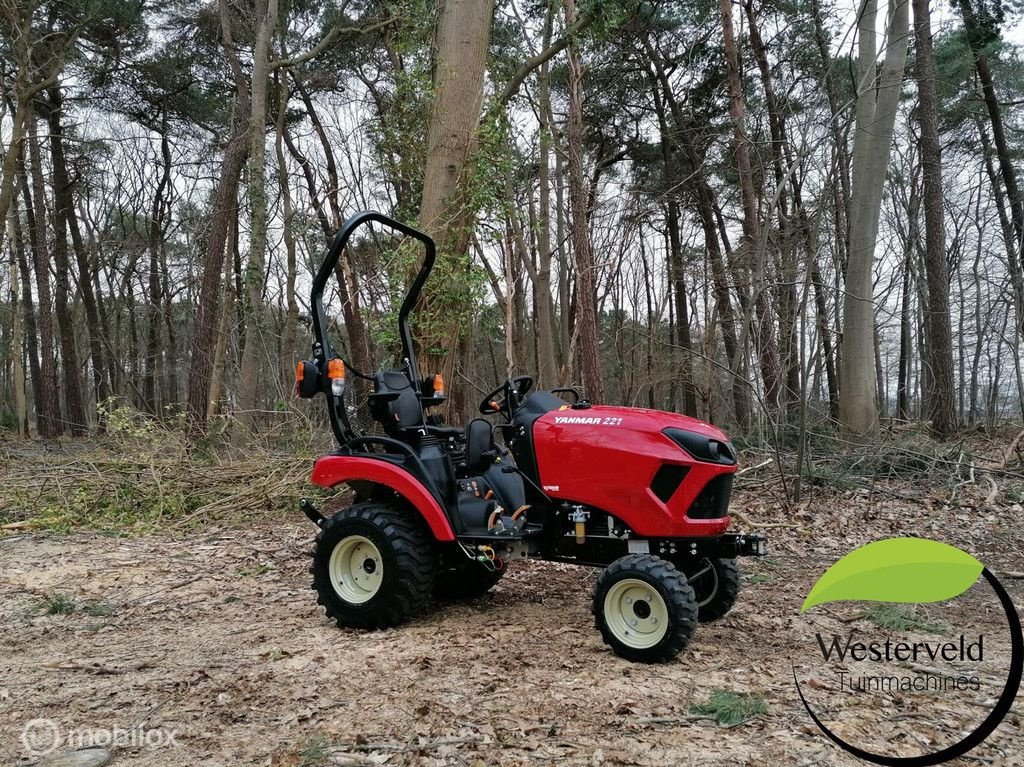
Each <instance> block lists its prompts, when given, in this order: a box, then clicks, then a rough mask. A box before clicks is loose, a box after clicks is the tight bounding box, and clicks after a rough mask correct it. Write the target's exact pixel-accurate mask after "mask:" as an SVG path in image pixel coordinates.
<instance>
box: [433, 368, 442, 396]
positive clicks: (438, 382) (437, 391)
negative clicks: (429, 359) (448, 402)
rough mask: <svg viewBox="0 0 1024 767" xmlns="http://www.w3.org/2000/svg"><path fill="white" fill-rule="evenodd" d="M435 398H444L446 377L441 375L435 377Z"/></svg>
mask: <svg viewBox="0 0 1024 767" xmlns="http://www.w3.org/2000/svg"><path fill="white" fill-rule="evenodd" d="M434 396H435V397H443V396H444V376H442V375H441V374H440V373H438V374H437V375H435V376H434Z"/></svg>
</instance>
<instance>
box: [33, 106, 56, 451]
mask: <svg viewBox="0 0 1024 767" xmlns="http://www.w3.org/2000/svg"><path fill="white" fill-rule="evenodd" d="M35 130H36V129H35V119H34V118H30V120H29V142H28V144H29V152H28V153H29V160H30V162H29V165H30V166H31V171H30V175H31V177H32V191H31V193H30V192H29V185H28V180H27V179H25V178H23V192H24V196H25V204H26V216H27V218H28V223H29V228H30V230H31V234H30V239H31V240H32V252H33V258H34V264H33V266H34V267H35V273H36V292H37V296H38V301H37V306H38V307H39V346H40V354H41V356H42V360H41V373H42V375H41V376H40V381H39V383H40V384H41V389H42V393H43V394H42V400H43V410H42V412H38V413H37V414H36V421H37V423H36V428H37V429H38V430H39V436H40V437H56V436H57V435H59V434H60V433H61V432H62V431H63V426H62V420H61V409H60V394H59V392H58V391H57V380H58V376H57V359H56V355H55V349H54V346H55V344H54V337H53V293H52V291H51V289H50V253H49V250H48V249H47V247H46V203H45V199H46V198H45V194H46V192H45V189H44V188H43V179H42V172H41V170H40V169H39V162H40V159H39V140H38V137H37V136H36V135H35Z"/></svg>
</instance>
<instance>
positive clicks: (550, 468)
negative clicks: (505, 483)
mask: <svg viewBox="0 0 1024 767" xmlns="http://www.w3.org/2000/svg"><path fill="white" fill-rule="evenodd" d="M697 424H699V426H700V430H701V431H702V432H704V433H708V434H709V436H716V437H717V435H719V434H721V432H719V431H718V430H717V429H714V427H711V426H708V425H706V424H700V422H698V421H695V420H693V419H687V418H685V417H683V416H678V415H675V414H673V413H661V412H658V411H653V410H644V409H641V408H635V409H634V408H615V407H602V406H594V407H592V408H589V409H586V410H572V409H565V410H557V411H552V412H550V413H546V414H545V415H543V416H541V417H540V418H538V419H537V420H536V421H535V422H534V424H533V444H534V451H535V452H536V456H537V466H538V469H539V473H540V479H541V486H542V487H543V489H544V491H545V492H546V493H547V494H548V495H549V496H551V497H553V498H558V499H562V500H567V501H573V502H576V503H582V504H585V505H587V506H593V507H595V508H598V509H602V510H604V511H607V512H609V513H611V514H614V515H615V516H616V517H617V518H618V519H620V520H622V521H623V522H625V523H626V524H627V525H629V526H630V527H631V528H632V529H633V530H634V531H636V532H637V533H638V534H640V535H644V536H650V537H702V536H712V535H720V534H721V533H723V532H724V531H725V530H726V529H727V528H728V527H729V523H730V519H729V517H727V516H726V517H720V518H716V519H691V518H690V517H688V516H687V515H686V512H687V510H688V509H689V508H690V506H691V505H692V504H693V501H694V499H695V498H696V497H697V495H698V494H699V493H700V491H701V490H703V489H704V487H705V486H706V485H707V483H708V482H709V481H710V480H712V479H713V478H714V477H717V476H719V475H720V474H728V473H732V472H734V471H735V470H736V467H735V466H724V465H719V464H712V463H705V462H703V461H698V460H695V459H694V458H692V457H691V456H689V455H688V454H687V453H686V452H685V451H683V449H682V448H681V447H679V446H678V445H677V444H675V443H674V442H672V440H670V439H669V438H668V437H666V436H665V435H664V434H662V433H661V430H662V429H664V428H666V427H681V428H687V429H691V430H694V431H697V428H695V425H697ZM721 438H722V439H725V436H724V435H722V437H721ZM663 464H671V465H677V466H685V467H687V469H688V471H687V474H686V476H685V478H684V479H683V481H682V484H681V485H680V486H679V488H678V489H677V490H676V491H675V492H674V493H673V494H672V496H671V497H670V498H669V499H668V501H667V502H663V501H661V500H660V499H659V498H658V497H657V496H656V495H655V494H654V492H653V491H652V490H651V481H652V480H653V479H654V475H655V473H656V472H657V471H658V469H659V468H661V466H662V465H663Z"/></svg>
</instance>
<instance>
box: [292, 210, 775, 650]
mask: <svg viewBox="0 0 1024 767" xmlns="http://www.w3.org/2000/svg"><path fill="white" fill-rule="evenodd" d="M369 222H376V223H378V224H381V225H384V226H387V227H390V228H391V229H393V230H396V231H397V232H399V233H401V234H402V235H405V236H406V237H412V238H415V239H416V240H419V242H420V243H422V244H423V246H424V248H425V251H426V254H425V258H424V261H423V265H422V267H421V268H420V270H419V272H418V273H417V275H416V278H415V279H414V281H413V283H412V286H411V287H410V289H409V292H408V294H407V295H406V296H405V299H404V301H403V303H402V306H401V308H400V310H399V313H398V330H399V335H400V338H401V344H402V353H403V359H402V361H401V364H400V366H399V367H398V368H396V369H394V370H383V371H380V372H378V373H374V374H373V375H369V376H368V375H365V374H362V373H360V372H359V371H355V370H353V369H352V368H351V366H347V365H346V364H345V362H344V360H343V359H342V358H341V357H339V356H338V355H337V354H336V353H335V350H334V348H333V347H332V345H331V341H330V338H329V333H328V319H327V317H326V315H325V312H324V308H323V293H324V288H325V286H326V285H327V283H328V280H330V279H331V278H332V275H333V274H334V273H335V267H336V266H337V264H338V258H339V256H340V255H341V252H342V250H343V248H344V247H345V246H346V244H347V243H348V241H349V238H350V237H351V236H352V233H353V232H354V231H355V230H356V229H357V228H358V227H359V226H361V225H363V224H366V223H369ZM433 264H434V243H433V241H432V240H431V239H430V238H429V237H427V236H426V235H425V234H423V233H422V232H418V231H416V230H415V229H412V228H410V227H407V226H405V225H403V224H401V223H399V222H397V221H394V220H392V219H390V218H387V217H386V216H383V215H381V214H379V213H372V212H365V213H359V214H357V215H355V216H353V217H352V218H350V219H349V220H348V221H346V222H345V224H344V226H343V227H342V228H341V230H340V231H339V232H338V234H337V236H336V237H335V239H334V241H333V243H332V245H331V248H330V251H329V252H328V255H327V258H326V260H325V261H324V263H323V265H322V266H321V267H320V271H319V272H318V273H317V275H316V278H315V279H314V281H313V289H312V295H311V301H310V306H311V309H312V321H313V331H314V335H315V338H314V341H313V359H312V360H304V361H302V362H300V363H299V364H298V370H297V375H296V391H297V393H298V394H299V395H300V396H302V397H312V396H314V395H316V394H320V393H322V394H325V395H326V397H327V405H328V412H329V414H330V421H331V426H332V429H333V431H334V434H335V436H336V437H337V440H338V448H337V449H336V450H335V451H334V452H332V453H331V454H329V455H326V456H324V457H323V458H320V459H319V460H317V461H316V464H315V466H314V467H313V475H312V481H313V483H314V484H316V485H319V486H321V487H324V488H335V487H338V486H341V485H348V486H349V487H350V488H351V489H352V491H353V498H352V505H351V506H349V507H348V508H345V509H344V510H341V511H338V512H337V513H335V514H333V515H332V516H330V517H325V516H324V515H323V514H321V513H320V512H319V511H318V510H317V509H316V508H315V507H314V506H313V504H311V503H310V502H309V501H307V500H303V501H302V502H301V508H302V511H303V512H304V513H305V514H306V516H307V517H309V518H310V519H311V520H312V521H313V522H314V523H316V525H317V526H318V527H319V528H320V532H319V534H318V535H317V537H316V546H315V550H314V553H313V565H312V568H311V572H312V574H313V588H314V589H315V590H316V592H317V595H318V601H319V603H320V604H321V605H323V607H324V609H325V610H326V612H327V615H328V616H330V617H331V618H333V619H335V620H336V621H337V623H338V625H339V626H347V627H354V628H365V629H377V628H384V627H389V626H395V625H397V624H400V623H402V622H403V621H405V620H407V619H409V618H410V617H411V616H413V615H414V614H416V613H417V612H418V611H420V610H421V609H423V608H424V607H425V606H426V605H427V604H428V603H429V602H430V600H431V598H432V597H433V598H437V599H457V598H470V597H476V596H480V595H483V594H484V593H485V592H487V590H488V589H490V588H491V587H493V586H494V585H495V584H496V583H497V582H498V581H499V580H501V577H502V575H504V574H505V571H506V570H507V569H508V567H509V565H510V564H511V563H512V562H513V561H514V560H516V559H529V558H533V559H545V560H550V561H556V562H569V563H574V564H579V565H588V566H593V567H599V568H604V569H603V572H602V573H601V575H600V576H599V577H598V578H597V582H596V584H595V586H594V592H593V613H594V617H595V620H596V623H597V628H598V630H599V631H600V632H601V636H602V637H603V638H604V641H605V642H606V643H607V644H609V645H610V646H611V647H612V649H613V650H614V651H615V652H616V653H617V654H618V655H621V656H622V657H624V658H628V659H630V660H636V661H647V662H656V661H667V660H670V659H672V658H674V657H675V656H676V655H677V654H678V653H679V652H680V651H682V650H683V648H685V647H686V645H687V643H688V642H689V641H690V638H691V637H692V636H693V633H694V631H695V629H696V628H697V624H698V622H704V621H712V620H715V619H716V618H720V617H722V616H723V615H725V614H726V613H727V612H728V611H729V609H730V608H731V607H732V606H733V604H734V603H735V601H736V597H737V594H738V592H739V588H740V575H739V570H738V569H737V566H736V558H737V557H740V556H747V555H754V556H762V555H763V554H764V553H765V539H764V538H763V537H761V536H757V535H737V534H731V533H727V532H726V531H727V529H728V528H729V522H730V520H729V516H728V504H729V495H730V491H731V487H732V480H733V474H734V473H735V471H736V454H735V452H734V450H733V448H732V446H731V444H730V443H729V439H728V437H727V436H726V435H725V434H723V433H722V432H721V431H719V430H718V429H716V428H715V427H713V426H710V425H708V424H706V423H703V422H702V421H698V420H696V419H693V418H688V417H686V416H681V415H677V414H674V413H665V412H660V411H656V410H645V409H640V408H626V407H607V406H604V405H597V404H592V403H590V402H588V401H587V400H585V399H583V398H582V397H581V396H580V394H579V393H578V392H577V391H576V390H575V389H554V390H552V391H533V379H532V378H530V377H529V376H517V377H515V378H510V379H509V380H507V381H505V382H504V383H503V384H501V385H500V386H498V387H497V388H496V389H494V391H492V392H490V393H489V394H488V395H487V396H486V397H484V398H483V400H482V401H481V402H480V414H481V416H491V417H493V418H495V420H496V422H492V421H488V420H486V419H485V418H482V417H481V418H475V419H473V420H471V421H470V422H469V423H468V424H466V426H465V427H458V428H456V427H454V426H449V425H445V424H444V423H443V421H442V419H441V418H440V417H439V416H436V415H428V411H430V410H431V409H432V408H435V407H437V406H438V405H441V404H442V403H443V402H444V400H445V392H444V384H443V381H442V380H441V378H440V376H436V375H428V376H426V377H423V376H421V374H420V370H419V368H418V366H417V364H416V353H415V350H414V347H413V342H412V334H411V332H410V328H409V315H410V313H411V312H412V310H413V308H414V307H415V306H416V303H417V300H418V298H419V295H420V290H421V289H422V288H423V284H424V283H425V282H426V280H427V277H428V276H429V274H430V271H431V268H432V267H433ZM346 369H347V371H348V373H350V374H352V375H356V376H359V377H360V378H365V379H367V381H368V382H369V383H367V384H365V386H366V387H367V388H371V387H372V391H371V392H370V393H369V394H368V395H367V396H366V405H365V407H367V408H368V410H369V413H370V414H371V415H372V418H373V421H374V422H375V426H376V428H375V429H374V430H375V431H377V432H378V433H376V434H360V433H357V431H356V429H355V428H354V427H353V425H352V422H353V421H354V420H356V417H357V416H360V415H361V414H360V413H359V412H358V410H359V407H360V405H359V404H355V405H354V404H353V402H352V401H351V400H353V399H356V398H355V397H352V396H348V397H346V391H350V392H351V390H352V388H353V386H352V385H351V384H350V385H349V387H348V389H346V382H345V376H346ZM496 435H499V436H500V437H501V439H500V440H499V439H496Z"/></svg>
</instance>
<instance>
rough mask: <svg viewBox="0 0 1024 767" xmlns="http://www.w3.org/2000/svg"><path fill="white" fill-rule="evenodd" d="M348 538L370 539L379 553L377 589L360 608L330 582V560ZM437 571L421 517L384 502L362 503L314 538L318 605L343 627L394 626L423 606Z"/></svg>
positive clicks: (335, 518)
mask: <svg viewBox="0 0 1024 767" xmlns="http://www.w3.org/2000/svg"><path fill="white" fill-rule="evenodd" d="M350 536H362V537H363V538H366V539H368V540H369V541H370V542H371V543H372V544H373V545H374V546H375V547H376V548H377V550H378V552H379V553H380V558H381V562H382V566H383V573H382V575H381V576H380V584H379V587H378V588H377V590H376V593H374V594H373V595H372V596H371V597H369V598H368V599H367V600H366V601H363V602H358V603H357V602H353V601H350V600H347V599H345V598H344V597H343V596H342V595H341V594H339V593H338V591H337V590H336V589H335V587H334V585H333V583H332V580H331V569H330V567H331V565H330V562H331V554H332V553H333V552H334V549H335V547H337V546H338V545H339V544H340V543H342V541H343V540H345V539H346V538H348V537H350ZM436 570H437V554H436V551H435V549H434V541H433V539H432V538H431V536H430V532H429V530H428V529H427V526H426V524H425V523H424V521H423V520H422V519H421V518H420V517H419V515H417V514H415V513H414V512H410V511H409V510H408V509H406V508H404V507H402V506H399V505H397V504H392V503H388V502H386V501H383V502H382V501H366V502H363V503H357V504H355V505H353V506H350V507H349V508H347V509H345V510H343V511H339V512H338V513H337V514H335V515H334V516H332V517H330V518H329V519H328V520H327V521H326V522H325V523H324V526H323V528H322V529H321V531H320V533H319V534H318V535H317V537H316V545H315V548H314V550H313V564H312V566H311V567H310V569H309V571H310V573H311V574H312V575H313V584H312V586H313V589H314V590H315V591H316V593H317V603H318V604H320V605H322V606H323V608H324V611H325V612H326V613H327V616H328V617H330V618H333V619H334V620H335V621H336V622H337V624H338V625H339V626H341V627H347V628H360V629H382V628H389V627H391V626H397V625H398V624H400V623H404V622H405V621H407V620H408V619H409V618H411V617H412V616H414V615H415V614H417V613H418V612H420V611H421V610H422V609H423V607H424V606H425V605H426V604H427V601H428V599H429V597H430V592H431V589H432V587H433V585H434V576H435V572H436Z"/></svg>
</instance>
